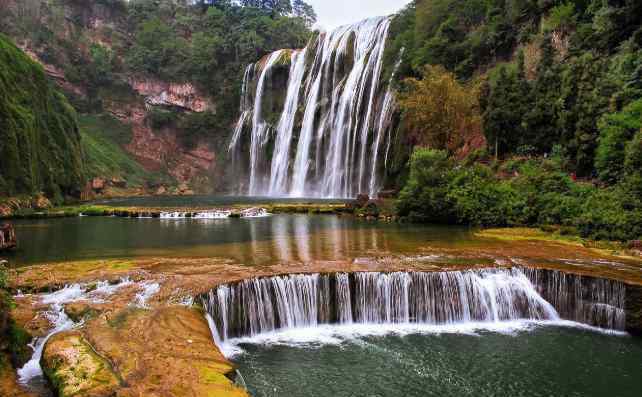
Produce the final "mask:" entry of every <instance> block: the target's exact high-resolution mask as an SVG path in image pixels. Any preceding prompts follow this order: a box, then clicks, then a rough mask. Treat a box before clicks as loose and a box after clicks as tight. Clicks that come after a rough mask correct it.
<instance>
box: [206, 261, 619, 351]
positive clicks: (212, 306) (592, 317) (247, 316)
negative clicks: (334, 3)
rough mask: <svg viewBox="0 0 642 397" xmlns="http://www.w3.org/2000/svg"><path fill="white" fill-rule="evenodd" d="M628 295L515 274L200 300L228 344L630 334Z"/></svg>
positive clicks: (336, 283)
mask: <svg viewBox="0 0 642 397" xmlns="http://www.w3.org/2000/svg"><path fill="white" fill-rule="evenodd" d="M547 288H552V289H547ZM578 290H579V291H580V292H578ZM538 291H541V292H542V293H540V292H538ZM581 291H585V293H582V292H581ZM578 294H579V295H578ZM623 294H624V286H623V285H622V284H621V283H618V282H614V281H608V280H596V279H595V280H593V279H582V278H581V277H579V276H569V275H564V274H562V273H558V272H549V271H544V270H528V269H517V268H514V269H501V270H495V269H491V270H481V271H452V272H415V273H408V272H395V273H373V272H364V273H354V274H347V273H336V274H310V275H292V276H280V277H271V278H263V279H253V280H247V281H243V282H240V283H238V284H234V285H223V286H220V287H218V288H216V289H214V290H212V291H210V292H209V293H208V294H206V295H203V296H201V300H202V302H203V306H204V307H205V309H206V311H207V314H208V316H210V318H211V319H212V322H213V331H214V330H215V331H216V333H217V334H218V335H217V337H218V338H219V339H220V340H221V341H225V340H228V339H231V338H235V337H243V336H255V335H258V334H261V333H266V332H270V331H274V330H279V329H291V328H301V327H315V326H317V325H320V324H405V323H423V324H435V325H437V324H456V323H467V322H487V323H493V322H500V321H511V320H552V321H557V320H560V319H562V318H563V319H568V320H572V321H578V322H582V323H586V324H589V325H595V326H599V327H604V328H609V329H618V330H623V329H624V310H623V305H624V297H623ZM544 296H550V297H551V299H550V300H547V299H545V298H544ZM569 296H572V297H573V298H572V299H569V298H568V297H569Z"/></svg>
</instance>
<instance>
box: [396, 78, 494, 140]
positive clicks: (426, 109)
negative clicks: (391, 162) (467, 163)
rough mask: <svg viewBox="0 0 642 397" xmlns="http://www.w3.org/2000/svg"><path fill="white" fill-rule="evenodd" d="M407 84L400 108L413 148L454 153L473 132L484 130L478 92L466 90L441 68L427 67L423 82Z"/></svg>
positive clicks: (410, 80)
mask: <svg viewBox="0 0 642 397" xmlns="http://www.w3.org/2000/svg"><path fill="white" fill-rule="evenodd" d="M404 83H405V91H404V92H403V93H402V94H401V98H400V100H399V105H400V107H401V109H402V110H403V112H404V122H405V126H404V127H405V128H406V129H407V134H412V138H411V139H412V141H413V143H414V144H418V145H429V146H430V147H432V148H437V149H449V150H450V151H451V152H454V151H455V150H456V149H457V148H460V147H461V146H462V145H463V143H464V140H465V139H466V135H468V134H470V131H480V130H481V115H480V113H479V105H478V103H477V93H476V91H475V88H474V87H472V88H471V87H466V86H463V85H462V84H460V83H459V82H458V81H457V80H456V78H455V76H454V75H453V74H452V73H449V72H447V71H446V70H444V68H443V67H442V66H426V67H425V69H424V70H423V73H422V78H421V79H415V78H408V79H406V80H405V81H404Z"/></svg>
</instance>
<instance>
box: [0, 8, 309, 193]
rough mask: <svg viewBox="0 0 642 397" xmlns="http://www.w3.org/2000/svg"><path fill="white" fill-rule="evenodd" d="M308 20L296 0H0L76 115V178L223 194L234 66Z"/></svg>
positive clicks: (237, 76) (292, 36) (7, 26)
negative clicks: (79, 159) (81, 156)
mask: <svg viewBox="0 0 642 397" xmlns="http://www.w3.org/2000/svg"><path fill="white" fill-rule="evenodd" d="M315 18H316V17H315V14H314V11H313V10H312V8H311V7H310V6H309V5H308V4H307V3H305V2H303V1H301V0H293V1H290V0H287V1H257V0H244V1H241V2H238V1H228V0H220V1H192V0H130V1H125V0H82V1H80V0H24V1H17V0H7V1H3V2H0V31H1V32H3V33H5V34H6V35H7V36H9V37H10V38H11V39H12V40H13V41H14V42H15V43H16V44H17V45H18V46H19V47H20V48H22V49H24V50H25V52H27V53H28V54H29V55H30V56H31V57H32V58H33V59H35V60H37V61H38V62H39V63H41V64H42V65H44V67H45V70H46V72H47V74H48V75H49V76H50V77H51V78H52V79H53V80H55V81H56V82H57V83H58V85H59V86H60V87H61V88H62V89H63V90H64V92H65V95H66V96H67V97H68V98H69V100H70V102H71V103H72V105H73V106H74V108H75V109H76V110H77V111H78V113H79V114H80V115H81V117H80V118H79V127H80V132H81V135H82V138H83V139H82V145H83V150H84V151H85V152H86V155H87V156H86V158H87V167H85V169H86V174H87V177H88V178H89V179H90V180H91V179H93V178H99V179H103V180H107V181H110V180H112V179H114V180H117V181H120V180H122V179H124V180H126V182H127V183H128V185H129V186H130V187H131V186H140V187H141V188H145V187H146V186H152V187H153V189H160V190H162V191H167V192H176V191H178V190H177V189H180V190H182V191H185V192H194V191H195V192H202V193H207V192H210V191H211V190H212V189H221V190H224V188H225V186H224V184H225V182H224V181H223V180H222V179H221V175H222V168H223V167H224V165H225V164H226V161H227V159H226V155H227V153H226V150H224V148H225V147H226V144H227V142H228V140H229V134H230V130H231V126H232V125H233V122H234V119H235V117H237V114H236V113H237V112H238V103H239V99H238V91H239V88H240V84H241V81H242V76H243V71H244V69H245V67H246V66H247V64H249V63H252V62H256V61H257V60H258V59H260V58H261V57H262V56H264V55H265V54H267V53H269V52H271V51H274V50H276V49H280V48H298V47H301V46H303V45H305V43H306V42H307V41H308V39H309V37H310V34H311V31H310V27H311V25H312V24H313V23H314V21H315ZM98 185H101V184H100V183H99V184H98ZM159 186H160V187H159ZM150 192H152V193H153V191H150Z"/></svg>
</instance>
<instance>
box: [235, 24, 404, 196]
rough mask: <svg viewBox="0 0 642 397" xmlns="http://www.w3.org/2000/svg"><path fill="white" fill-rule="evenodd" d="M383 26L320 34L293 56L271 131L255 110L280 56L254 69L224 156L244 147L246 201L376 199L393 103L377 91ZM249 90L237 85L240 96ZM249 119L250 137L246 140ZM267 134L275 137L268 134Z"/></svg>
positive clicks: (279, 53) (385, 27) (360, 26)
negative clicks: (250, 99) (247, 101)
mask: <svg viewBox="0 0 642 397" xmlns="http://www.w3.org/2000/svg"><path fill="white" fill-rule="evenodd" d="M389 26H390V20H389V18H374V19H369V20H366V21H363V22H360V23H358V24H355V25H347V26H343V27H340V28H338V29H336V30H335V31H333V32H330V33H321V34H319V35H318V36H317V37H316V38H315V39H314V40H312V41H311V42H310V44H309V45H308V47H306V48H305V49H303V50H302V51H295V52H293V53H292V54H291V59H290V61H291V65H290V70H289V74H288V83H287V93H286V97H285V102H284V105H283V108H282V109H281V113H280V117H279V118H278V120H279V121H278V124H277V125H276V127H274V126H272V125H271V124H270V122H269V121H266V120H265V119H264V117H263V116H264V115H263V110H262V104H263V101H264V100H265V97H266V96H268V95H270V94H271V92H270V90H266V89H265V86H266V80H268V79H270V74H271V71H272V69H273V67H274V66H275V64H276V61H277V60H278V59H279V58H280V57H281V56H282V55H283V54H284V52H283V50H281V51H277V52H275V53H274V54H271V55H270V56H269V57H268V59H267V61H266V62H265V65H264V66H263V67H262V68H258V69H261V72H260V73H259V74H258V76H254V77H255V78H256V82H255V84H256V90H255V94H254V95H255V96H254V104H253V107H251V109H250V108H249V107H247V108H246V107H244V106H243V105H242V106H241V114H240V117H239V120H238V122H237V126H236V129H235V131H234V134H233V138H232V141H231V143H230V150H234V151H238V150H240V148H241V147H243V145H242V142H243V140H244V139H248V138H249V141H250V150H249V153H248V154H246V157H247V158H248V162H249V168H250V173H249V183H248V186H249V189H247V191H246V193H248V194H250V195H272V196H298V197H301V196H310V197H353V196H355V195H356V194H357V193H362V192H364V193H370V195H375V194H376V193H377V192H376V190H377V189H378V186H377V183H378V180H379V179H378V177H377V176H376V175H375V174H377V173H379V172H381V170H380V169H381V167H380V166H379V164H380V163H381V161H382V157H383V153H382V152H383V150H381V145H383V144H384V139H383V138H382V137H383V135H384V134H385V133H386V131H387V130H388V128H389V124H390V123H389V119H390V117H389V115H390V112H391V111H392V109H393V102H394V101H393V95H392V91H391V90H390V89H388V90H387V91H386V92H384V90H382V88H381V83H380V80H381V75H382V69H383V54H384V50H385V45H386V39H387V37H388V30H389ZM255 69H257V68H256V67H253V66H250V67H248V69H247V70H246V74H245V78H246V79H250V76H251V75H252V74H253V73H251V70H255ZM254 74H255V75H256V73H254ZM249 86H250V82H247V81H246V82H244V93H243V95H247V92H249V90H250V89H249V88H248V87H249ZM250 113H253V116H252V126H251V127H252V129H251V131H248V132H249V136H247V137H245V136H244V135H243V130H244V127H245V124H246V123H247V120H248V119H249V118H250V117H249V114H250ZM272 130H274V131H276V132H275V134H270V131H272ZM272 135H274V136H272ZM386 151H387V150H386ZM263 181H265V183H263ZM239 184H240V185H242V184H243V181H240V182H239Z"/></svg>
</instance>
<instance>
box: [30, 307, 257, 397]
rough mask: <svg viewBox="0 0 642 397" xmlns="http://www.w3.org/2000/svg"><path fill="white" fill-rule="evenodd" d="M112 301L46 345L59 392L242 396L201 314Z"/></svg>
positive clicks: (48, 368)
mask: <svg viewBox="0 0 642 397" xmlns="http://www.w3.org/2000/svg"><path fill="white" fill-rule="evenodd" d="M116 306H119V308H116V307H108V308H104V309H105V310H104V311H103V312H102V313H99V314H96V316H97V317H94V318H93V319H91V320H87V322H86V325H85V326H84V328H83V329H82V331H73V332H64V333H60V334H57V335H55V336H53V337H52V338H51V339H50V340H49V341H48V342H47V344H46V345H45V349H44V351H43V358H42V360H41V365H42V367H43V370H44V372H45V375H46V376H47V378H48V379H49V381H50V383H51V384H52V385H53V386H54V388H55V391H56V393H57V394H58V395H59V396H61V397H66V396H84V397H102V396H120V397H134V396H136V397H138V396H193V397H200V396H217V397H247V393H246V392H245V391H244V390H243V389H241V388H239V387H237V386H236V385H234V383H233V381H232V380H231V378H232V377H233V375H234V373H235V370H234V366H233V365H232V364H231V363H229V362H228V361H227V360H226V359H225V357H223V355H222V354H221V353H220V351H219V350H218V348H217V347H216V345H214V343H213V341H212V335H211V332H210V329H209V327H208V324H207V322H206V321H205V318H204V316H203V314H202V313H201V312H199V311H197V310H194V309H189V308H186V307H182V306H179V307H176V306H170V307H167V306H165V307H161V308H157V309H155V310H143V309H136V308H132V307H128V306H120V303H118V304H116ZM67 309H72V308H65V310H67ZM71 311H77V312H79V313H80V312H84V311H86V310H83V309H82V307H81V305H79V306H78V310H75V309H74V310H71Z"/></svg>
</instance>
